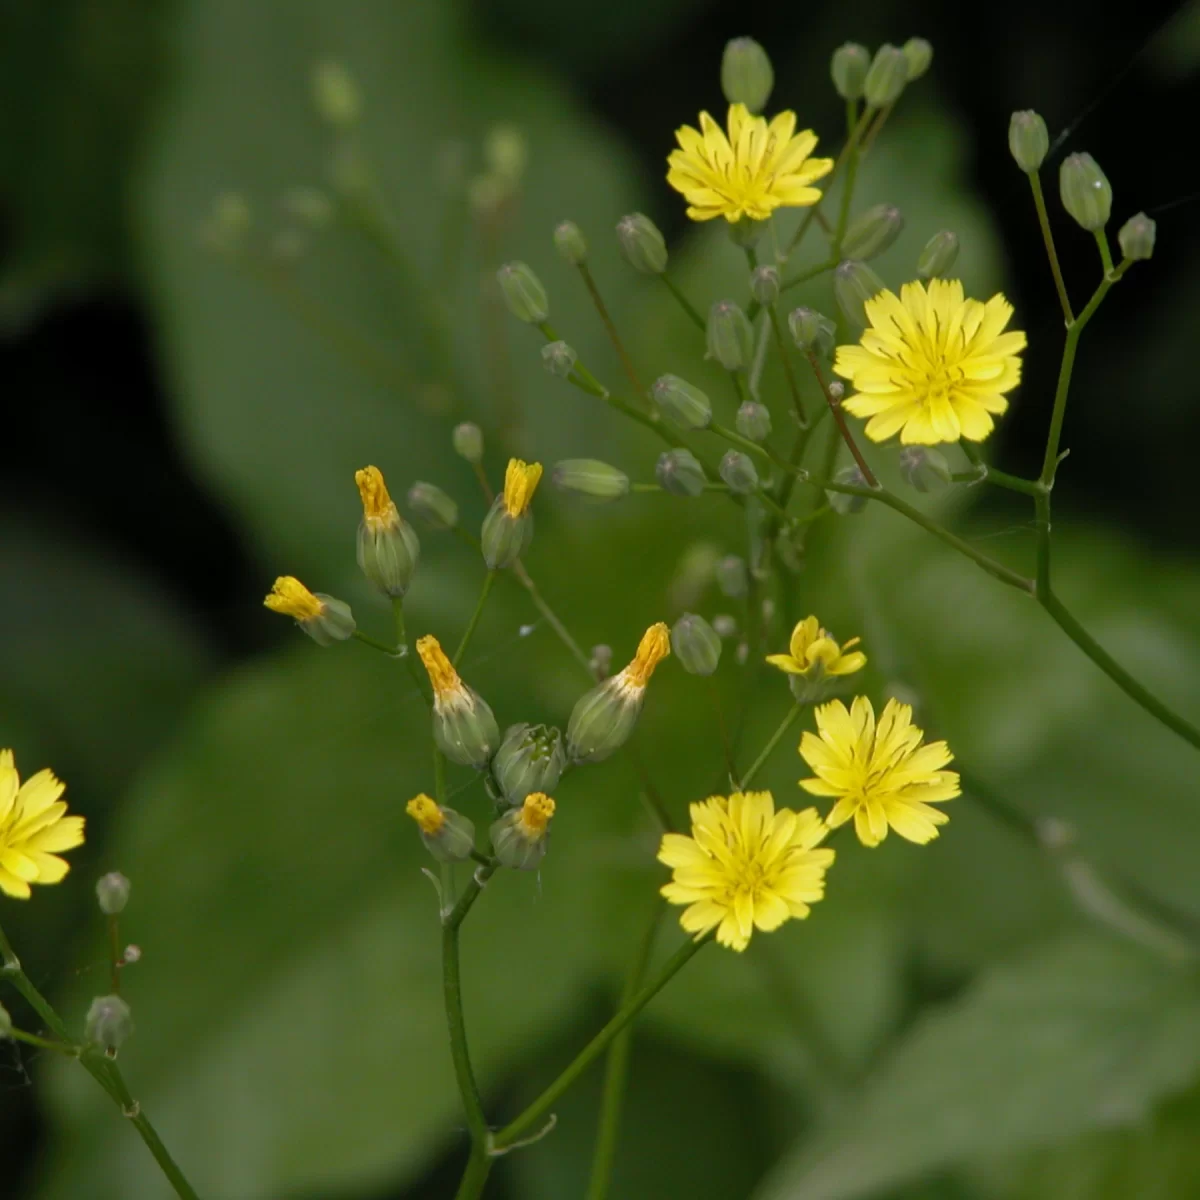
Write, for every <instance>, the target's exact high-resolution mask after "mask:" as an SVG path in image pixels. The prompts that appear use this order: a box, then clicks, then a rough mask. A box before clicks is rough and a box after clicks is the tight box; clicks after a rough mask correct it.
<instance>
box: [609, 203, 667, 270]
mask: <svg viewBox="0 0 1200 1200" xmlns="http://www.w3.org/2000/svg"><path fill="white" fill-rule="evenodd" d="M617 245H618V246H620V248H621V253H622V254H623V255H624V257H625V261H626V262H627V263H629V265H630V266H631V267H633V268H634V269H635V270H637V271H641V272H642V274H644V275H661V274H662V273H663V272H664V271H665V270H666V269H667V243H666V242H665V241H664V240H663V235H662V234H661V233H660V232H659V229H658V226H657V225H655V224H654V222H653V221H652V220H650V218H649V217H647V216H646V215H645V214H644V213H630V214H629V215H628V216H625V217H622V218H621V219H620V221H618V222H617Z"/></svg>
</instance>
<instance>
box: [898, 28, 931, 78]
mask: <svg viewBox="0 0 1200 1200" xmlns="http://www.w3.org/2000/svg"><path fill="white" fill-rule="evenodd" d="M901 49H902V50H903V52H904V59H905V62H906V63H907V64H908V82H909V83H912V81H913V80H914V79H920V78H921V76H922V75H924V74H925V72H926V71H928V70H929V64H930V63H931V62H933V47H932V46H931V45H930V44H929V43H928V42H927V41H926V40H925V39H924V38H920V37H911V38H909V39H908V41H907V42H905V43H904V45H903V46H902V47H901Z"/></svg>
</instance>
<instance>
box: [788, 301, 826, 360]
mask: <svg viewBox="0 0 1200 1200" xmlns="http://www.w3.org/2000/svg"><path fill="white" fill-rule="evenodd" d="M788 328H789V329H790V330H791V331H792V340H793V341H794V342H795V343H796V345H797V346H798V347H799V348H800V349H801V350H803V351H804V352H805V353H806V354H807V353H808V352H809V351H810V350H811V351H812V352H813V354H817V355H820V356H821V357H822V358H828V357H829V355H831V354H832V353H833V344H834V342H835V341H836V340H837V326H836V325H835V324H834V323H833V322H832V321H831V320H830V319H829V318H828V317H827V316H825V315H824V314H822V313H819V312H817V310H816V309H815V308H793V309H792V311H791V312H790V313H788Z"/></svg>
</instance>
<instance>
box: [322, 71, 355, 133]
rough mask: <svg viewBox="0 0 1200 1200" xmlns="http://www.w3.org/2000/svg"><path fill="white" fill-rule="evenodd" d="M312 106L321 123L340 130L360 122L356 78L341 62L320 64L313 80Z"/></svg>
mask: <svg viewBox="0 0 1200 1200" xmlns="http://www.w3.org/2000/svg"><path fill="white" fill-rule="evenodd" d="M312 96H313V105H314V106H315V107H316V110H317V114H318V115H319V116H320V117H321V119H322V120H324V121H328V122H329V124H330V125H333V126H334V127H336V128H338V129H349V128H351V127H352V126H353V125H355V124H356V123H357V122H358V118H359V116H360V115H361V113H362V100H361V97H360V96H359V92H358V84H356V83H355V82H354V76H353V75H351V74H350V72H349V71H348V70H347V69H346V67H345V66H343V65H342V64H341V63H339V62H324V63H319V64H318V65H317V67H316V68H315V69H314V71H313V77H312Z"/></svg>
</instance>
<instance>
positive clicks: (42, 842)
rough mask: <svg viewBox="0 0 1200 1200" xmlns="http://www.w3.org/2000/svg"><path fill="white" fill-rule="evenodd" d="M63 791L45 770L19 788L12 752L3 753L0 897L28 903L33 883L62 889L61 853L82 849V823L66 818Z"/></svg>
mask: <svg viewBox="0 0 1200 1200" xmlns="http://www.w3.org/2000/svg"><path fill="white" fill-rule="evenodd" d="M64 791H65V787H64V785H63V783H62V781H61V780H59V779H57V778H55V775H54V772H53V771H51V770H49V769H45V770H41V771H39V772H38V773H37V774H36V775H33V776H31V777H30V778H29V779H27V780H26V781H25V782H24V784H22V783H21V777H20V776H19V775H18V774H17V768H16V766H15V764H14V761H13V752H12V751H11V750H0V891H3V892H4V893H5V894H7V895H9V896H15V897H16V898H17V899H18V900H28V899H29V895H30V891H29V885H30V884H31V883H58V882H59V881H60V880H61V879H62V878H63V876H64V875H66V873H67V871H68V870H69V869H70V868H69V866H68V864H67V862H66V860H65V859H62V858H59V857H58V853H59V852H60V851H62V850H73V849H74V848H75V847H76V846H81V845H83V818H82V817H68V816H67V815H66V812H67V806H66V804H65V803H64V802H63V801H62V800H60V799H59V797H60V796H61V795H62V794H63V792H64Z"/></svg>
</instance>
